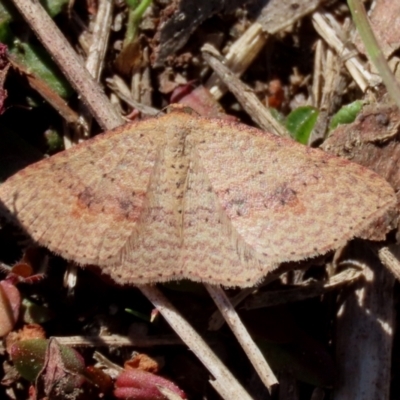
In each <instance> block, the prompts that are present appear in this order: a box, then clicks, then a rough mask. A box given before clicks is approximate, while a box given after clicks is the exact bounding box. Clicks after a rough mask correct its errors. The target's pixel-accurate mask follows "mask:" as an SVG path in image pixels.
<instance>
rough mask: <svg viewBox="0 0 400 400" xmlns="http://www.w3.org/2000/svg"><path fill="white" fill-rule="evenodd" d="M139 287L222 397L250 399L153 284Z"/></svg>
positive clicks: (227, 398)
mask: <svg viewBox="0 0 400 400" xmlns="http://www.w3.org/2000/svg"><path fill="white" fill-rule="evenodd" d="M139 289H140V290H141V291H142V293H143V294H144V295H145V296H146V297H147V298H148V299H149V300H150V301H151V302H152V303H153V304H154V306H155V307H156V308H157V309H158V310H159V311H160V313H161V314H162V316H163V317H164V318H165V319H166V320H167V322H168V323H169V324H170V325H171V326H172V327H173V328H174V330H175V332H176V333H177V334H178V335H179V336H180V337H181V339H182V340H183V341H184V342H185V343H186V344H187V345H188V347H189V348H190V350H192V351H193V353H195V354H196V356H197V357H198V358H199V360H200V361H201V362H202V363H203V364H204V366H205V367H206V368H207V369H208V370H209V371H210V372H211V374H212V375H213V377H214V378H215V381H210V383H211V384H212V385H213V386H214V388H215V389H216V390H217V391H218V393H219V394H220V395H221V396H223V398H224V399H226V400H235V399H237V400H250V399H251V397H250V396H249V394H248V393H247V392H246V391H245V390H244V389H243V387H242V386H241V385H240V383H239V382H238V381H237V380H236V379H235V378H234V376H233V375H232V374H231V373H230V372H229V370H228V369H227V368H226V367H225V365H224V364H222V362H221V361H220V360H219V358H218V357H217V356H216V355H215V354H214V353H213V352H212V351H211V349H210V348H209V347H208V346H207V344H206V343H205V342H204V340H203V339H202V338H201V337H200V335H199V334H198V333H197V332H196V331H195V330H194V329H193V328H192V327H191V326H190V325H189V324H188V322H187V321H186V320H185V319H184V318H183V317H182V316H181V315H180V314H179V313H178V311H177V310H176V309H175V307H174V306H173V305H172V304H171V303H170V302H169V301H168V300H167V298H165V297H164V295H163V294H162V293H161V292H160V291H159V290H158V289H157V288H156V287H155V286H151V285H141V286H139Z"/></svg>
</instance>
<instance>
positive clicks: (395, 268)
mask: <svg viewBox="0 0 400 400" xmlns="http://www.w3.org/2000/svg"><path fill="white" fill-rule="evenodd" d="M399 250H400V248H399V246H398V245H395V246H391V247H390V248H389V247H382V248H381V249H379V250H378V256H379V259H380V260H381V261H382V264H383V265H384V266H385V267H386V268H387V269H388V270H389V271H390V272H391V273H392V274H393V275H394V277H395V278H396V279H397V280H399V281H400V261H399V258H398V257H399V253H400V252H399ZM396 253H397V254H396Z"/></svg>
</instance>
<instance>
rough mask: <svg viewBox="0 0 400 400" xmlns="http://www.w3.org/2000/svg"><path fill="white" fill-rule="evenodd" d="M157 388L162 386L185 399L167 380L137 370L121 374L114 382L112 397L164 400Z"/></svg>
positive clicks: (125, 399) (179, 390) (128, 399)
mask: <svg viewBox="0 0 400 400" xmlns="http://www.w3.org/2000/svg"><path fill="white" fill-rule="evenodd" d="M157 386H164V387H166V388H167V389H169V390H171V391H173V392H174V393H176V394H177V395H179V396H180V397H181V398H182V399H186V394H185V393H184V392H183V391H182V390H181V389H179V388H178V386H176V385H175V384H174V383H172V382H171V381H169V380H168V379H165V378H162V377H161V376H158V375H154V374H151V373H150V372H146V371H141V370H139V369H136V370H128V371H124V372H122V373H121V375H120V376H119V377H118V378H117V380H116V382H115V387H116V389H115V391H114V396H115V397H116V398H117V399H122V400H165V396H164V395H163V394H162V393H161V392H160V391H159V390H158V388H157Z"/></svg>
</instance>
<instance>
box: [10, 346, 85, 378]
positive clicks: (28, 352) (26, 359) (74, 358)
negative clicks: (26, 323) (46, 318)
mask: <svg viewBox="0 0 400 400" xmlns="http://www.w3.org/2000/svg"><path fill="white" fill-rule="evenodd" d="M48 345H49V340H48V339H29V340H21V341H20V342H16V343H15V344H13V345H12V347H11V358H12V361H13V363H14V365H15V368H17V370H18V372H19V373H20V374H21V376H22V377H23V378H25V379H27V380H28V381H31V382H33V381H34V380H35V379H36V378H37V376H38V374H39V372H40V371H41V370H42V368H43V365H44V362H45V359H46V350H47V346H48ZM60 352H61V358H62V362H63V363H64V366H65V368H66V369H67V370H68V371H72V372H75V373H77V374H81V373H84V368H85V365H84V362H83V359H82V357H81V355H80V354H79V353H78V352H76V351H75V350H74V349H71V348H70V347H68V346H63V345H60Z"/></svg>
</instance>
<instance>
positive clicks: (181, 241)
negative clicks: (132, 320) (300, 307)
mask: <svg viewBox="0 0 400 400" xmlns="http://www.w3.org/2000/svg"><path fill="white" fill-rule="evenodd" d="M0 200H1V202H2V207H1V214H2V215H3V216H5V217H7V218H9V219H12V220H15V221H17V222H18V223H19V224H20V225H21V226H22V227H23V229H24V230H25V231H26V232H27V233H28V234H29V235H30V236H31V237H32V238H33V239H34V240H35V241H36V242H37V243H39V244H40V245H43V246H45V247H47V248H49V249H50V250H51V251H53V252H54V253H56V254H60V255H61V256H63V257H65V258H66V259H68V260H73V261H75V262H77V263H78V264H80V265H88V264H94V265H98V266H99V267H101V269H102V271H104V273H106V274H108V275H110V276H111V277H112V278H113V279H114V280H115V281H117V282H119V283H122V284H128V283H130V284H147V283H152V282H162V281H168V280H176V279H183V278H187V279H191V280H194V281H204V282H208V283H213V284H221V285H225V286H241V287H245V286H251V285H254V284H256V283H257V282H259V281H260V280H261V279H262V278H263V277H264V276H265V275H267V274H268V273H269V272H271V271H273V270H274V269H275V268H276V267H277V266H278V265H279V264H281V263H283V262H288V261H299V260H303V259H306V258H309V257H314V256H317V255H320V254H325V253H327V252H328V251H330V250H333V249H336V248H338V247H339V246H342V245H343V244H345V243H346V242H347V241H348V240H350V239H352V238H354V237H361V238H368V239H371V240H382V239H384V238H385V234H386V232H387V231H388V230H389V229H390V228H391V227H392V225H391V223H392V222H393V221H394V218H395V215H396V197H395V194H394V191H393V189H392V188H391V187H390V186H389V184H388V183H387V182H386V181H385V180H384V179H383V178H381V177H380V176H378V175H377V174H375V173H374V172H372V171H370V170H368V169H366V168H364V167H361V166H359V165H357V164H354V163H351V162H349V161H346V160H344V159H340V158H337V157H334V156H331V155H328V154H327V153H325V152H323V151H320V150H317V149H312V148H309V147H306V146H303V145H300V144H297V143H295V142H293V141H290V140H287V139H282V138H278V137H276V136H274V135H272V134H269V133H265V132H261V131H259V130H257V129H253V128H250V127H248V126H245V125H242V124H239V123H232V122H226V121H223V120H219V119H207V118H203V117H197V116H194V115H189V114H186V113H184V112H182V111H175V112H172V113H170V114H168V115H165V116H161V117H158V118H154V119H148V120H145V121H141V122H134V123H131V124H128V125H125V126H122V127H119V128H117V129H114V130H113V131H111V132H108V133H105V134H102V135H99V136H97V137H96V138H94V139H92V140H89V141H87V142H85V143H83V144H80V145H78V146H76V147H74V148H73V149H71V150H68V151H65V152H62V153H59V154H57V155H55V156H53V157H51V158H48V159H45V160H42V161H40V162H38V163H36V164H34V165H31V166H29V167H27V168H25V169H24V170H22V171H20V172H18V173H17V174H15V175H14V176H13V177H11V178H10V179H8V180H7V181H6V182H5V183H4V184H2V185H1V186H0Z"/></svg>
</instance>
